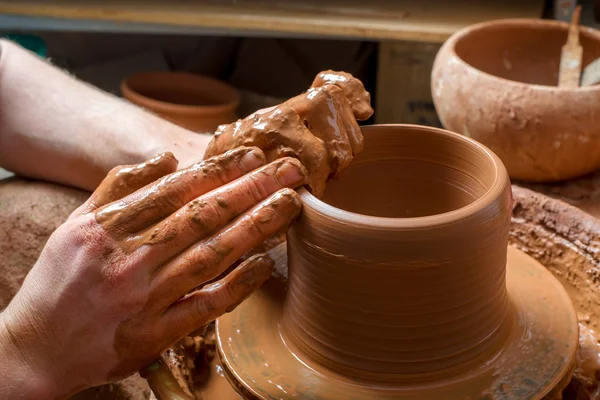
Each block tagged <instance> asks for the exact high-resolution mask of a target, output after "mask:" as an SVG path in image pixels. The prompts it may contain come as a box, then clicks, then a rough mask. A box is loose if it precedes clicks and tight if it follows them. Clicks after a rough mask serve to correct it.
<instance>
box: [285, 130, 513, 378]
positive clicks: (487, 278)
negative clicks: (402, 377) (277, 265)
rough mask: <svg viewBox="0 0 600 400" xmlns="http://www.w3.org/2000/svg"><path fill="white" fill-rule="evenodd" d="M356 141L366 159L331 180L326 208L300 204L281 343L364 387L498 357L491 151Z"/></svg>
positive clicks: (421, 139) (421, 135) (407, 134)
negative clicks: (367, 382) (365, 381)
mask: <svg viewBox="0 0 600 400" xmlns="http://www.w3.org/2000/svg"><path fill="white" fill-rule="evenodd" d="M364 132H365V135H369V141H370V142H369V144H368V146H369V152H368V154H367V153H364V154H363V155H362V156H359V157H358V158H357V159H356V160H355V162H354V164H353V166H352V168H351V169H350V170H349V171H348V174H347V175H345V176H344V179H343V180H339V181H333V182H331V184H330V185H329V186H328V188H327V190H326V192H325V195H324V198H323V202H324V203H318V202H315V201H313V200H312V199H310V198H307V197H305V204H306V205H307V207H306V208H305V211H304V213H303V214H302V216H301V217H300V219H299V220H298V222H297V223H296V224H294V225H293V227H292V229H291V230H290V231H289V233H288V252H289V256H288V257H289V268H290V280H289V286H288V295H287V296H286V303H285V311H284V314H283V320H282V324H283V329H284V332H285V334H286V337H287V338H288V339H289V340H293V341H294V343H295V344H296V345H297V346H298V347H299V348H301V350H302V351H303V352H306V353H307V354H310V355H311V356H312V357H314V358H315V359H317V360H318V362H319V363H323V364H327V365H328V366H330V367H332V368H334V369H336V370H343V371H345V372H347V373H349V374H352V375H355V376H361V375H368V376H369V377H371V378H373V379H377V378H380V377H382V376H383V375H382V374H390V375H393V374H420V373H429V374H431V373H433V372H440V371H444V370H445V371H446V373H447V372H448V369H453V370H454V371H456V368H457V366H459V365H461V364H463V363H467V362H472V361H474V359H477V358H478V357H479V356H480V355H482V354H487V355H488V356H489V353H490V352H491V353H495V352H497V351H498V349H499V346H501V343H502V341H503V339H504V338H505V337H506V334H507V331H506V327H508V326H511V321H510V319H511V318H513V316H512V314H511V310H510V306H509V303H508V301H507V292H506V290H505V264H506V245H507V241H508V226H509V220H510V217H509V212H510V202H511V199H510V183H509V180H508V177H507V176H506V175H504V176H502V175H501V174H500V176H501V178H500V179H499V180H498V182H497V184H496V185H497V186H495V187H493V185H494V181H495V179H496V176H497V175H498V171H497V170H496V168H495V166H494V159H493V158H492V157H493V156H492V155H491V153H490V155H488V154H486V153H485V152H484V151H483V150H482V149H479V148H477V147H474V148H473V147H471V146H469V145H467V144H466V143H463V142H461V141H460V140H458V141H457V140H456V138H457V136H456V135H447V134H445V133H443V132H441V131H439V132H438V131H436V132H433V133H431V132H429V131H427V130H426V129H419V128H416V127H415V128H412V129H407V130H406V131H402V132H399V131H398V129H397V128H394V127H387V128H386V127H379V129H378V131H376V134H372V130H369V129H365V131H364ZM428 136H429V137H428ZM437 148H439V149H443V150H440V151H436V150H434V149H437ZM486 157H487V159H486ZM380 160H384V161H380ZM391 171H394V173H390V172H391ZM492 187H493V190H492V193H491V196H490V195H488V196H487V198H486V199H483V200H482V201H479V202H478V203H479V204H474V203H475V202H476V200H478V199H482V198H483V197H484V196H486V193H487V192H488V191H490V190H491V189H492ZM407 194H409V195H407ZM325 203H326V204H325ZM334 207H337V208H339V209H343V210H346V211H350V212H352V213H357V214H360V215H356V214H342V213H339V214H336V210H335V208H334ZM456 210H462V211H460V213H459V214H457V213H456V212H454V211H456ZM467 210H469V211H467ZM332 216H333V218H332ZM368 216H373V217H386V218H389V220H380V219H376V218H374V219H370V218H369V217H368ZM417 217H424V218H426V219H424V220H414V219H413V220H411V218H417ZM338 218H339V219H338ZM482 221H485V225H483V227H482V225H481V222H482ZM372 225H373V226H372ZM465 246H467V247H468V249H466V248H465ZM482 266H485V268H482ZM331 276H336V277H337V278H336V279H331V278H330V277H331ZM457 276H461V277H462V279H461V281H460V283H458V282H457V281H456V277H457ZM307 288H311V290H307ZM484 299H485V301H484ZM319 309H320V310H323V309H326V310H327V311H326V312H324V311H319ZM357 310H360V311H359V312H357ZM319 314H320V315H319ZM374 327H377V328H378V329H373V328H374ZM350 332H352V334H350ZM465 332H467V333H466V334H465ZM477 361H479V360H477Z"/></svg>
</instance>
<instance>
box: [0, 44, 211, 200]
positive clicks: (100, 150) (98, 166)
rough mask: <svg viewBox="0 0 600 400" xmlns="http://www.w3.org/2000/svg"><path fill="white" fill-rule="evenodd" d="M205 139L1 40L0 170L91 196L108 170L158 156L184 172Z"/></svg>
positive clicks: (202, 148) (198, 156)
mask: <svg viewBox="0 0 600 400" xmlns="http://www.w3.org/2000/svg"><path fill="white" fill-rule="evenodd" d="M209 140H210V137H209V136H207V135H199V134H194V133H192V132H190V131H187V130H185V129H183V128H180V127H178V126H176V125H174V124H172V123H170V122H168V121H165V120H163V119H161V118H159V117H157V116H155V115H153V114H151V113H149V112H146V111H144V110H142V109H141V108H138V107H136V106H134V105H132V104H129V103H128V102H126V101H124V100H121V99H119V98H117V97H115V96H112V95H110V94H108V93H105V92H102V91H101V90H99V89H97V88H95V87H93V86H91V85H88V84H86V83H84V82H81V81H78V80H77V79H75V78H74V77H72V76H70V75H68V74H67V73H65V72H64V71H61V70H60V69H58V68H56V67H54V66H52V65H51V64H49V63H48V62H46V61H44V60H42V59H40V58H39V57H37V56H36V55H34V54H33V53H31V52H29V51H27V50H25V49H23V48H22V47H20V46H18V45H16V44H14V43H12V42H10V41H8V40H5V39H0V167H3V168H6V169H8V170H11V171H13V172H15V173H17V174H20V175H23V176H26V177H30V178H36V179H41V180H47V181H52V182H57V183H62V184H66V185H69V186H75V187H78V188H82V189H86V190H89V191H92V190H94V189H95V188H96V187H97V186H98V184H99V183H100V182H101V181H102V179H103V178H104V176H106V174H107V173H108V171H110V170H111V168H113V167H115V166H117V165H124V164H134V163H141V162H143V161H145V160H147V159H149V158H150V157H152V156H154V155H155V154H158V153H161V152H165V151H169V152H171V153H173V154H174V155H175V156H176V157H177V158H178V159H179V160H180V167H187V166H189V165H191V164H192V163H193V162H195V161H199V160H201V159H202V157H203V155H204V151H205V149H206V146H207V144H208V142H209Z"/></svg>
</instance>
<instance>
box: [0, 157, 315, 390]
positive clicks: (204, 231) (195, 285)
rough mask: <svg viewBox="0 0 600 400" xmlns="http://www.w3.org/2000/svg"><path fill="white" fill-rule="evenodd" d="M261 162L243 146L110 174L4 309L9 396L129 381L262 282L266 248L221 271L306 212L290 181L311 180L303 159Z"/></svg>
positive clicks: (1, 337) (268, 265)
mask: <svg viewBox="0 0 600 400" xmlns="http://www.w3.org/2000/svg"><path fill="white" fill-rule="evenodd" d="M265 164H266V159H265V156H264V154H263V152H262V151H261V150H260V149H258V148H238V149H235V150H232V151H230V152H226V153H225V154H223V155H220V156H218V157H215V158H211V159H208V160H206V161H203V162H201V163H198V164H195V165H193V166H191V167H189V168H187V169H183V170H180V171H177V172H175V171H176V168H177V160H175V158H174V157H173V156H172V155H171V154H170V153H165V154H162V155H160V156H157V157H156V158H154V159H152V160H150V161H149V162H147V163H145V164H142V165H134V166H127V167H120V168H117V169H115V170H113V171H111V173H110V174H109V175H108V177H107V178H106V179H105V180H104V181H103V183H102V184H101V185H100V187H99V188H98V190H97V191H96V192H95V193H94V194H93V195H92V197H91V198H90V200H89V201H88V202H87V203H86V204H84V205H83V206H82V207H80V208H79V209H78V210H77V211H76V212H75V213H74V215H73V216H72V217H71V218H70V219H69V220H68V221H67V222H66V223H65V224H63V225H62V226H60V227H59V228H58V229H57V230H56V232H54V234H53V235H52V236H51V237H50V239H49V241H48V243H47V245H46V246H45V248H44V250H43V252H42V254H41V256H40V258H39V260H38V261H37V263H36V264H35V266H34V267H33V269H32V270H31V272H30V273H29V275H28V276H27V278H26V279H25V282H24V284H23V287H22V288H21V290H20V291H19V292H18V294H17V295H16V296H15V298H14V299H13V301H12V302H11V303H10V305H9V306H8V307H7V309H6V310H5V311H3V312H2V313H1V314H0V355H1V356H2V359H3V361H2V363H4V364H5V365H11V366H13V367H12V369H11V370H12V375H11V377H12V380H11V378H9V377H6V376H3V378H2V381H8V382H7V383H6V384H7V385H9V386H10V388H12V389H13V390H17V392H14V391H13V392H12V394H18V395H19V397H24V398H34V397H35V398H39V399H42V398H57V397H62V396H67V395H69V394H72V393H73V392H76V391H78V390H81V389H83V388H85V387H89V386H93V385H98V384H101V383H104V382H107V381H111V380H117V379H121V378H123V377H125V376H127V375H130V374H132V373H134V372H135V371H138V370H140V369H142V368H143V367H145V366H146V365H148V364H149V363H150V362H152V361H153V360H154V359H155V358H156V357H158V356H159V355H160V353H161V352H163V351H164V350H165V349H167V348H168V347H169V346H170V345H172V344H173V343H174V342H176V341H177V340H178V339H180V338H181V337H182V336H184V335H186V334H188V333H190V332H191V331H194V330H195V329H197V328H198V327H201V326H203V325H205V324H207V323H209V322H210V321H212V320H214V319H215V318H217V317H218V316H220V315H222V314H223V313H225V312H228V311H231V310H232V309H233V308H235V307H236V305H237V304H239V303H240V302H241V301H243V300H244V299H245V298H246V297H247V296H248V295H249V294H250V293H251V292H252V291H253V290H254V289H256V288H257V287H258V286H260V285H261V284H262V283H263V282H264V281H265V280H266V279H267V278H268V277H269V276H270V273H271V270H272V268H273V262H272V260H271V259H270V258H269V257H268V256H267V255H266V254H258V255H255V256H253V257H251V258H249V259H247V260H246V261H244V262H243V263H242V264H240V265H239V266H238V267H237V268H235V269H233V271H231V272H229V273H228V274H224V275H225V276H222V274H223V272H224V271H226V270H227V269H228V267H229V266H230V265H231V264H232V263H234V261H236V260H237V259H238V258H239V257H240V256H242V255H243V254H245V253H246V252H248V251H249V250H250V249H252V248H253V247H255V246H257V245H259V244H261V243H262V242H264V241H265V240H266V239H267V238H268V237H270V236H272V235H273V234H274V233H276V232H280V231H281V230H282V229H284V228H285V227H286V226H288V225H289V224H290V223H291V221H292V220H293V219H294V218H295V217H296V216H297V215H298V213H299V211H300V209H301V202H300V199H299V197H298V195H297V194H296V192H294V191H293V190H292V189H291V188H296V187H298V186H301V185H303V184H305V183H306V179H307V173H306V170H305V168H304V167H303V166H302V165H301V163H300V162H299V161H298V160H297V159H294V158H282V159H279V160H277V161H275V162H272V163H270V164H266V165H265ZM40 201H43V199H40ZM4 384H5V383H4V382H3V383H0V397H1V398H12V397H11V396H10V393H11V392H10V388H7V387H5V386H3V385H4ZM28 386H32V387H28ZM34 390H37V394H36V395H35V396H29V397H28V394H29V395H31V393H33V391H34ZM40 393H41V394H40Z"/></svg>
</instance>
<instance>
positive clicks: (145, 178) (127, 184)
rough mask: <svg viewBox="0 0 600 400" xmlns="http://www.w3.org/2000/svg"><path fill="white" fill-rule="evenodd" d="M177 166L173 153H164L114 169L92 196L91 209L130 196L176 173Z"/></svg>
mask: <svg viewBox="0 0 600 400" xmlns="http://www.w3.org/2000/svg"><path fill="white" fill-rule="evenodd" d="M177 164H178V161H177V159H176V158H175V156H173V153H162V154H159V155H157V156H155V157H153V158H151V159H150V160H148V161H146V162H144V163H141V164H136V165H122V166H119V167H115V168H113V169H112V170H111V171H110V172H109V173H108V174H107V175H106V177H105V178H104V179H103V180H102V182H101V183H100V185H99V186H98V188H97V189H96V190H95V191H94V193H93V194H92V197H91V199H90V201H89V204H88V206H89V209H90V210H93V209H95V208H97V207H99V206H103V205H106V204H108V203H111V202H113V201H114V200H119V199H122V198H123V197H125V196H128V195H130V194H131V193H133V192H135V191H136V190H138V189H140V188H142V187H144V186H145V185H146V184H149V183H151V182H154V181H156V180H158V179H160V178H162V177H163V176H165V175H167V174H170V173H172V172H174V171H175V170H176V169H177ZM82 211H83V212H85V211H86V210H82Z"/></svg>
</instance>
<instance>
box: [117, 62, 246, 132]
mask: <svg viewBox="0 0 600 400" xmlns="http://www.w3.org/2000/svg"><path fill="white" fill-rule="evenodd" d="M121 92H122V94H123V97H125V98H126V99H127V100H129V101H131V102H132V103H134V104H137V105H138V106H141V107H143V108H146V109H148V110H150V111H152V112H154V113H155V114H157V115H159V116H161V117H162V118H164V119H166V120H168V121H171V122H173V123H175V124H177V125H179V126H182V127H184V128H186V129H189V130H191V131H194V132H199V133H212V132H214V131H215V130H216V129H217V127H218V126H219V125H221V124H227V123H230V122H232V121H235V119H236V114H235V111H236V108H237V107H238V105H239V94H238V92H237V91H236V90H235V89H234V88H233V87H231V86H230V85H228V84H226V83H224V82H221V81H218V80H215V79H212V78H208V77H205V76H201V75H195V74H189V73H185V72H147V73H141V74H136V75H132V76H130V77H128V78H127V79H125V80H124V81H123V82H122V83H121Z"/></svg>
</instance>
